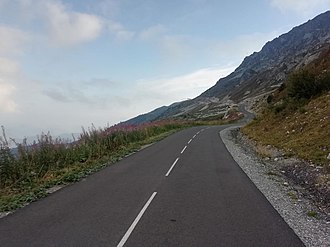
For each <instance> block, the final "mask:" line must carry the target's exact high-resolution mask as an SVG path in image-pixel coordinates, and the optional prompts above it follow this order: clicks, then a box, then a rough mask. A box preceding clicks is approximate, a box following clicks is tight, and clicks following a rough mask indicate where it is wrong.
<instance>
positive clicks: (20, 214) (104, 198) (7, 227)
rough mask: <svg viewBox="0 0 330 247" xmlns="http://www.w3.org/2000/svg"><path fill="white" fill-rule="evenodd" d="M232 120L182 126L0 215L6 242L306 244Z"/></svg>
mask: <svg viewBox="0 0 330 247" xmlns="http://www.w3.org/2000/svg"><path fill="white" fill-rule="evenodd" d="M225 127H226V126H212V127H193V128H190V129H186V130H183V131H180V132H178V133H176V134H173V135H171V136H169V137H167V138H166V139H164V140H162V141H160V142H158V143H155V144H154V145H151V146H149V147H148V148H145V149H143V150H142V151H140V152H138V153H136V154H134V155H131V156H129V157H127V158H125V159H123V160H122V161H120V162H118V163H116V164H114V165H111V166H109V167H107V168H105V169H103V170H101V171H99V172H97V173H95V174H93V175H91V176H89V177H87V178H86V179H84V180H82V181H80V182H78V183H76V184H73V185H71V186H67V187H65V188H63V189H61V190H59V191H58V192H56V193H54V194H52V195H50V196H48V197H47V198H44V199H42V200H39V201H37V202H34V203H31V204H30V205H28V206H26V207H24V208H22V209H20V210H18V211H16V212H15V213H13V214H11V215H9V216H7V217H4V218H2V219H0V246H2V247H5V246H134V247H136V246H189V247H192V246H303V244H302V242H301V241H300V239H299V238H298V237H297V236H296V235H295V233H294V232H293V230H292V229H291V228H290V227H289V226H288V225H287V224H286V223H285V222H284V220H283V219H282V218H281V217H280V216H279V214H278V213H277V211H276V210H275V209H274V208H273V207H272V206H271V204H270V203H269V202H268V201H267V200H266V198H265V197H264V196H263V194H262V193H261V192H260V191H259V190H258V189H257V188H256V187H255V185H254V184H253V183H252V182H251V181H250V180H249V178H248V177H247V176H246V175H245V173H244V172H243V171H242V170H241V169H240V168H239V166H238V165H237V164H236V162H235V161H234V160H233V158H232V157H231V155H230V154H229V153H228V151H227V149H226V147H225V146H224V144H223V142H222V140H221V138H220V136H219V131H220V130H222V129H224V128H225ZM227 127H228V126H227Z"/></svg>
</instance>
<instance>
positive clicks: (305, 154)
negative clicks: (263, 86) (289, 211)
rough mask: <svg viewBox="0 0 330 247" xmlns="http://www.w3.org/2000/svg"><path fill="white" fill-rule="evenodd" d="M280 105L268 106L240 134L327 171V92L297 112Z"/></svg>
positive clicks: (329, 103) (329, 124) (329, 131)
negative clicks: (320, 166)
mask: <svg viewBox="0 0 330 247" xmlns="http://www.w3.org/2000/svg"><path fill="white" fill-rule="evenodd" d="M282 104H285V103H282ZM282 104H277V105H276V104H275V106H273V105H272V106H268V108H267V109H265V110H264V112H263V114H262V115H261V116H259V117H257V118H256V120H255V121H253V122H252V123H250V124H249V125H247V126H246V127H244V128H243V129H242V132H243V133H244V134H246V135H248V136H249V137H251V138H252V139H254V140H256V141H258V142H260V143H261V144H264V145H272V146H275V147H278V148H280V149H283V150H284V151H285V153H286V155H289V156H290V155H297V156H298V157H300V158H302V159H305V160H308V161H312V162H313V163H316V164H320V165H323V166H325V167H326V168H327V170H328V171H329V172H330V168H329V163H330V160H329V159H327V156H328V154H329V153H330V92H327V93H325V94H323V95H322V96H320V97H317V98H315V99H312V100H310V101H309V102H307V103H306V104H304V105H299V106H298V107H297V108H296V109H290V108H292V107H293V106H292V105H291V106H290V105H287V106H286V107H285V106H283V105H282Z"/></svg>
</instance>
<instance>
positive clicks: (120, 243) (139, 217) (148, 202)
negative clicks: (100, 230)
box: [117, 192, 157, 247]
mask: <svg viewBox="0 0 330 247" xmlns="http://www.w3.org/2000/svg"><path fill="white" fill-rule="evenodd" d="M156 195H157V192H154V193H152V195H151V197H150V198H149V200H148V201H147V202H146V204H145V205H144V206H143V208H142V210H141V211H140V213H139V214H138V216H137V217H136V218H135V220H134V221H133V223H132V225H131V226H130V227H129V228H128V230H127V232H126V233H125V235H124V237H123V238H122V239H121V240H120V242H119V244H118V245H117V247H122V246H124V244H125V243H126V241H127V240H128V238H129V236H130V235H131V233H132V232H133V230H134V228H135V227H136V225H137V224H138V223H139V221H140V219H141V218H142V216H143V214H144V212H145V211H146V210H147V208H148V206H149V205H150V203H151V201H152V200H153V199H154V197H155V196H156Z"/></svg>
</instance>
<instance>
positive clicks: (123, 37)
mask: <svg viewBox="0 0 330 247" xmlns="http://www.w3.org/2000/svg"><path fill="white" fill-rule="evenodd" d="M108 29H109V31H110V32H111V33H112V34H113V35H114V37H115V39H116V40H117V41H128V40H131V39H132V38H133V37H134V35H135V33H134V32H132V31H129V30H127V29H125V28H124V26H123V25H122V24H120V23H118V22H115V21H110V20H109V21H108Z"/></svg>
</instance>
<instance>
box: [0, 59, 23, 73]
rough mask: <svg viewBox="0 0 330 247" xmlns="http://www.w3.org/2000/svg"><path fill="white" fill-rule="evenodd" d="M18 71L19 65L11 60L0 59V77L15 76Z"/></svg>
mask: <svg viewBox="0 0 330 247" xmlns="http://www.w3.org/2000/svg"><path fill="white" fill-rule="evenodd" d="M18 71H19V64H18V63H17V62H15V61H13V60H11V59H8V58H5V57H0V76H8V75H15V74H16V73H18Z"/></svg>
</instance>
